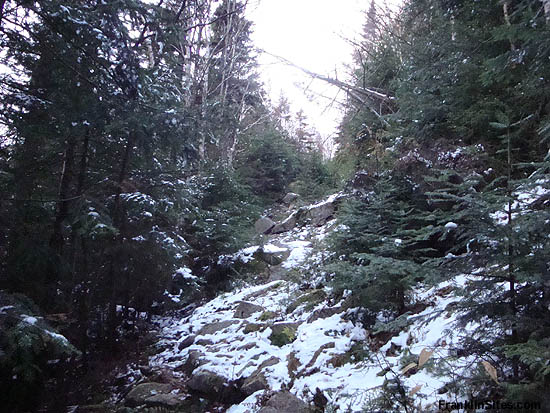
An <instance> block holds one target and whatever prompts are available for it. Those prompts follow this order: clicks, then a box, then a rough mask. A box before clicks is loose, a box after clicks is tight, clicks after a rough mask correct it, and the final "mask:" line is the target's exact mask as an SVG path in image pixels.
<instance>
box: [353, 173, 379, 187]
mask: <svg viewBox="0 0 550 413" xmlns="http://www.w3.org/2000/svg"><path fill="white" fill-rule="evenodd" d="M375 182H376V179H375V177H374V176H373V175H372V174H370V173H368V172H367V171H359V172H357V173H356V174H355V176H354V177H353V179H352V181H351V187H352V188H353V189H367V188H370V187H372V186H373V185H374V184H375Z"/></svg>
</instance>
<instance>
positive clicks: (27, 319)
mask: <svg viewBox="0 0 550 413" xmlns="http://www.w3.org/2000/svg"><path fill="white" fill-rule="evenodd" d="M21 315H22V316H23V321H24V322H25V323H28V324H30V325H35V324H36V322H37V321H38V319H37V318H36V317H31V316H28V315H25V314H21Z"/></svg>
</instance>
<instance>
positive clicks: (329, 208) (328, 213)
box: [306, 201, 335, 226]
mask: <svg viewBox="0 0 550 413" xmlns="http://www.w3.org/2000/svg"><path fill="white" fill-rule="evenodd" d="M334 211H335V206H334V202H330V201H329V202H323V203H320V204H317V205H314V206H313V207H311V208H309V209H308V210H307V213H306V215H307V217H308V218H310V219H311V223H312V224H313V225H317V226H319V225H323V224H324V223H326V222H327V221H328V220H329V219H330V218H332V216H333V215H334Z"/></svg>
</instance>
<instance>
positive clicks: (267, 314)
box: [259, 311, 277, 321]
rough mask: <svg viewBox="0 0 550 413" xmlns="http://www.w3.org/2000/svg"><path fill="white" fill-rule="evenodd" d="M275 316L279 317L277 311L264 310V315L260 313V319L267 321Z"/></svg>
mask: <svg viewBox="0 0 550 413" xmlns="http://www.w3.org/2000/svg"><path fill="white" fill-rule="evenodd" d="M275 317H277V313H276V312H274V311H264V312H263V313H262V315H260V318H259V320H260V321H267V320H271V319H272V318H275Z"/></svg>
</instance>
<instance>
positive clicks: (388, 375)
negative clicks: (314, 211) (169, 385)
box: [150, 221, 477, 413]
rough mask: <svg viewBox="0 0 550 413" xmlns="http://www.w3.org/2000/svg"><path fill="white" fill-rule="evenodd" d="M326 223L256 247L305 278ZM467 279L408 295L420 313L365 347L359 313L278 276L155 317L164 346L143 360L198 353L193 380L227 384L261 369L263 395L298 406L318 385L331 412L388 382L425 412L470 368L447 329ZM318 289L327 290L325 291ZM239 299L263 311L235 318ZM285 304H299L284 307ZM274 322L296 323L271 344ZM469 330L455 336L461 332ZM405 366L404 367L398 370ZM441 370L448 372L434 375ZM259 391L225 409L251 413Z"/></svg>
mask: <svg viewBox="0 0 550 413" xmlns="http://www.w3.org/2000/svg"><path fill="white" fill-rule="evenodd" d="M334 224H335V223H334V221H330V222H328V223H327V224H326V225H324V226H322V227H318V228H317V227H312V226H307V227H304V228H298V229H294V230H293V231H290V232H287V233H283V234H280V235H278V236H272V237H271V239H269V243H267V244H266V245H264V246H263V247H262V248H263V250H264V251H269V252H274V253H277V252H286V253H287V256H288V258H286V260H285V261H283V263H282V264H281V267H283V268H285V269H287V270H288V269H295V270H298V271H300V273H301V274H302V275H303V277H305V278H307V277H308V274H307V272H308V269H309V268H311V265H312V263H315V262H318V261H320V260H321V259H322V257H321V255H322V249H319V248H314V247H315V246H319V245H321V246H322V242H323V239H324V238H325V236H326V234H327V232H329V231H331V230H334V226H335V225H334ZM258 248H260V246H252V247H249V248H246V249H244V250H242V251H240V252H239V253H238V254H236V255H235V256H234V257H233V259H241V260H242V261H243V262H248V261H250V260H252V259H253V254H254V253H255V252H256V251H257V250H258ZM467 282H468V278H467V277H466V276H461V277H458V278H456V279H454V280H453V281H446V282H444V283H442V284H440V285H438V286H436V287H432V288H424V289H418V290H417V291H416V295H417V297H416V299H417V301H419V302H422V303H424V304H425V305H426V307H425V309H424V310H423V311H421V312H419V313H417V314H411V315H409V316H405V317H404V318H405V319H406V320H404V323H403V324H404V326H405V327H403V329H402V331H401V332H400V333H399V334H397V335H395V336H394V337H391V338H389V339H388V340H389V341H387V342H386V343H385V344H383V345H382V346H381V347H380V346H373V345H372V340H373V338H372V334H371V332H369V331H366V330H365V329H364V328H363V326H362V325H361V323H360V322H357V321H356V322H352V321H350V320H355V319H357V318H356V317H353V315H354V314H356V313H357V311H358V309H356V308H346V307H345V306H343V305H342V304H343V303H332V305H329V303H328V302H327V300H326V299H322V300H318V301H316V302H315V301H314V302H308V300H307V299H303V300H302V301H300V300H299V299H300V297H302V298H304V296H305V295H307V294H308V293H309V294H311V293H312V292H314V291H317V292H319V290H311V289H310V290H307V291H302V290H301V289H300V287H301V285H300V283H299V282H298V281H291V280H285V279H283V280H277V281H271V282H267V283H265V284H261V285H254V286H245V287H244V288H241V289H238V290H235V291H233V292H231V293H228V294H223V295H221V296H219V297H217V298H215V299H213V300H212V301H210V302H208V303H206V304H205V305H203V306H201V307H199V308H197V309H196V310H195V311H194V312H193V313H192V314H191V315H190V316H188V317H186V318H183V319H177V318H176V319H174V318H160V319H158V320H157V321H158V323H159V325H160V327H161V331H162V333H161V335H162V337H164V338H163V340H162V342H161V343H160V345H161V346H163V348H165V350H164V351H163V352H161V353H159V354H157V355H156V356H154V357H153V358H152V359H151V361H150V364H151V365H152V366H153V367H168V368H170V369H171V370H173V371H176V372H177V371H181V370H182V369H181V366H183V365H185V363H186V361H187V360H188V358H189V355H190V354H191V353H192V352H195V353H197V352H199V353H198V354H200V359H201V365H200V366H199V367H198V368H196V369H195V370H194V372H193V374H197V373H199V372H201V371H208V372H212V373H215V374H217V375H219V376H222V377H224V378H226V379H227V381H234V380H237V379H239V378H243V379H245V378H247V377H250V376H251V375H252V374H253V373H258V371H259V370H258V368H259V367H260V366H262V364H264V365H265V364H268V365H267V366H264V367H262V368H261V372H262V374H263V376H264V377H265V381H266V383H267V385H268V387H269V389H271V390H279V389H281V388H285V389H289V390H290V391H291V392H292V393H294V394H295V395H297V396H298V397H299V398H301V399H303V400H305V401H311V399H312V397H313V395H314V393H315V392H316V389H320V390H321V391H322V392H323V393H324V395H325V396H326V397H327V398H328V400H329V403H330V404H331V405H332V406H333V407H334V408H338V410H337V411H339V412H347V411H352V412H355V411H361V409H362V408H363V407H364V405H365V403H366V402H367V401H368V400H372V399H373V398H374V397H376V396H377V394H379V393H380V392H381V391H382V389H383V387H384V385H385V384H387V383H389V382H390V381H393V382H398V383H400V385H402V386H403V387H404V388H405V389H406V390H407V392H409V394H410V395H411V397H413V398H414V399H415V404H416V405H418V404H421V405H422V409H424V410H423V411H431V410H436V407H435V406H436V404H437V402H438V401H439V400H441V399H444V400H447V401H451V400H453V401H455V400H456V399H455V397H457V396H458V397H460V395H456V394H453V395H451V394H450V393H448V394H440V393H441V389H442V388H443V387H444V385H445V384H446V383H447V382H450V381H452V380H453V377H458V376H460V375H462V374H469V372H471V371H472V370H473V367H472V366H474V365H475V364H477V361H476V360H473V359H471V358H470V357H464V358H457V357H456V354H454V351H453V348H454V345H455V344H456V341H457V340H458V336H459V334H457V333H456V331H454V330H453V327H454V325H453V324H454V321H455V315H453V314H451V313H450V312H448V311H447V310H446V309H447V306H449V305H450V304H452V303H453V302H455V301H458V299H459V298H458V297H456V296H455V294H454V290H455V288H456V287H461V286H463V285H464V284H465V283H467ZM310 284H311V283H310ZM325 292H326V293H330V291H329V289H328V288H327V287H325ZM296 300H298V301H296ZM242 302H246V303H251V304H254V305H256V306H260V307H261V309H258V311H256V312H254V313H252V314H251V315H248V316H247V317H246V318H238V317H237V314H236V313H235V310H236V309H237V307H238V306H239V305H240V304H241V303H242ZM293 302H294V304H296V303H298V305H294V306H291V307H289V305H290V304H291V303H293ZM258 308H259V307H258ZM289 309H291V310H292V311H289ZM268 312H270V313H268ZM266 315H269V316H268V317H266ZM281 323H295V324H292V325H290V324H289V325H290V326H291V328H292V330H289V331H290V333H291V334H294V336H295V337H293V338H295V339H294V341H292V342H289V343H288V344H285V345H282V346H280V347H279V346H277V345H275V344H273V343H272V341H271V339H270V337H271V335H272V333H273V328H274V327H276V326H277V325H279V324H281ZM294 328H295V329H294ZM474 328H475V326H471V328H470V329H469V331H463V332H462V333H463V334H469V333H470V332H471V331H472V330H473V329H474ZM201 330H202V332H201ZM190 336H196V337H195V339H194V342H193V344H192V345H189V346H187V345H183V344H182V343H183V342H184V340H186V339H188V337H190ZM358 347H359V348H364V349H366V351H365V352H364V357H361V359H358V358H357V355H356V352H354V351H353V350H354V349H357V348H358ZM377 347H378V348H377ZM369 348H370V349H369ZM421 353H423V356H422V357H421V358H423V360H421V361H420V360H419V356H420V354H421ZM426 355H429V357H428V360H427V361H426ZM266 362H267V363H266ZM406 366H408V370H407V369H403V368H404V367H406ZM442 369H443V370H445V371H447V372H448V373H447V375H441V373H440V374H436V371H438V370H439V372H441V370H442ZM179 374H181V375H183V374H184V373H181V372H180V373H179ZM262 393H263V390H259V391H257V392H255V393H253V394H252V395H250V396H249V397H248V398H247V399H245V400H244V401H243V402H242V403H240V404H238V405H234V406H232V407H231V408H230V409H229V410H228V411H229V412H231V413H245V412H254V411H255V407H252V406H254V405H255V404H256V400H257V399H258V397H259V396H260V395H261V394H262Z"/></svg>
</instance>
